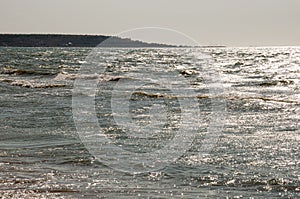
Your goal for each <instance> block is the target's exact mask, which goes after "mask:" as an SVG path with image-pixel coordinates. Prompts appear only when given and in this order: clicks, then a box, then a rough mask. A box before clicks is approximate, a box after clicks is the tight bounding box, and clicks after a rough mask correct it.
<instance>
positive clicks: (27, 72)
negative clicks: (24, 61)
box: [0, 68, 55, 76]
mask: <svg viewBox="0 0 300 199" xmlns="http://www.w3.org/2000/svg"><path fill="white" fill-rule="evenodd" d="M0 74H5V75H16V76H21V75H24V76H25V75H27V76H29V75H40V76H51V75H55V74H54V73H51V72H43V71H34V70H24V69H14V68H4V69H2V71H1V72H0Z"/></svg>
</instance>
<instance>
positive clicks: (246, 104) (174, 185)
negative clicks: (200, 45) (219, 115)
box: [0, 47, 300, 198]
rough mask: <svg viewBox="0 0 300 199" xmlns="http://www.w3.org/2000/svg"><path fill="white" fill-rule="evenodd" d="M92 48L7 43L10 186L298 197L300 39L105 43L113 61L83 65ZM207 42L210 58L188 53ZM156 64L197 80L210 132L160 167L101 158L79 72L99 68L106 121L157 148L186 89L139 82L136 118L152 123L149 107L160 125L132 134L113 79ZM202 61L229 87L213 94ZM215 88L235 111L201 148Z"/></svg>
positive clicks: (0, 77)
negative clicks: (114, 101) (294, 43)
mask: <svg viewBox="0 0 300 199" xmlns="http://www.w3.org/2000/svg"><path fill="white" fill-rule="evenodd" d="M91 50H92V49H89V48H0V73H1V74H0V91H1V94H0V105H1V114H0V135H1V138H0V171H1V173H0V182H1V183H0V195H1V196H2V197H4V198H11V197H15V198H19V197H21V198H24V197H29V198H34V197H36V198H41V197H47V198H52V197H53V198H59V197H62V198H81V197H83V196H85V197H87V198H93V197H98V198H99V197H100V198H101V197H110V198H117V197H128V198H133V197H134V198H135V197H151V198H152V197H153V198H170V197H178V198H197V197H199V198H202V197H207V198H226V197H228V198H241V197H247V198H248V197H253V198H274V197H284V198H297V197H300V170H299V165H300V150H299V149H300V145H299V140H300V135H299V133H300V129H299V120H300V117H299V113H300V83H299V79H300V67H299V64H300V48H298V47H272V48H207V49H201V50H200V49H102V50H101V53H103V56H101V57H102V58H103V59H101V64H102V65H103V66H105V67H106V68H107V70H106V73H105V74H102V75H99V74H91V75H90V76H84V75H82V74H81V75H80V73H79V69H80V66H81V65H82V64H85V63H86V61H85V59H86V56H87V55H88V54H89V53H90V52H91ZM197 51H199V52H200V51H201V52H202V51H205V52H206V53H207V54H208V55H210V56H211V59H210V64H209V66H202V67H198V66H195V65H194V64H193V62H192V61H191V56H190V55H191V53H195V52H197ZM101 55H102V54H101ZM158 64H159V65H160V66H164V70H168V71H171V72H174V74H175V75H178V78H179V79H180V78H185V79H186V80H188V81H189V82H190V87H191V88H193V89H194V91H195V94H196V96H195V97H196V98H197V100H198V103H199V107H197V108H199V110H200V112H201V115H202V116H203V117H202V119H203V121H201V123H202V125H201V126H200V127H199V132H198V134H199V135H200V136H199V137H197V136H196V139H195V140H194V142H193V144H192V146H191V148H190V149H189V150H188V151H187V152H186V153H185V154H183V155H182V156H181V157H180V158H179V159H177V160H176V161H174V162H173V163H172V164H170V165H168V166H167V167H165V168H164V169H162V170H159V171H152V172H148V173H144V174H137V175H132V174H129V173H124V172H120V171H116V170H114V169H112V168H110V167H108V166H106V165H105V164H103V162H101V160H97V159H95V158H94V157H93V156H92V155H91V154H90V153H89V152H88V150H87V149H86V148H85V147H84V145H83V144H82V143H81V140H80V139H79V136H78V134H77V132H76V128H75V124H74V120H73V115H72V89H73V84H74V81H75V79H78V78H98V79H99V85H98V90H97V95H96V98H95V105H96V113H97V117H98V122H99V125H100V126H101V127H102V128H103V129H105V133H106V135H107V136H108V137H109V138H110V139H111V140H112V141H113V142H114V143H115V144H116V145H118V146H119V147H123V148H124V149H126V150H129V151H132V152H135V153H144V152H151V151H155V150H157V149H160V148H163V147H164V145H165V144H167V143H168V142H169V141H170V140H172V138H174V134H175V133H174V132H176V129H177V128H179V126H178V125H179V124H180V120H181V119H182V118H180V117H178V114H177V113H178V112H180V106H179V105H178V101H177V100H176V97H182V96H176V95H171V93H167V92H165V93H164V94H162V93H160V92H159V91H158V90H155V89H153V88H152V87H151V86H153V85H148V87H143V88H140V89H139V90H136V92H135V93H134V94H133V95H132V96H131V99H130V103H131V105H130V107H131V110H130V111H131V115H132V120H133V121H134V122H136V123H137V124H139V125H140V126H143V125H147V124H149V120H151V118H150V117H151V114H149V112H150V113H152V116H153V115H154V121H157V128H154V130H153V135H152V134H151V137H150V138H149V139H129V138H128V136H124V133H122V132H121V133H120V129H119V128H118V126H117V125H116V124H115V123H114V120H113V117H112V112H111V110H110V109H111V107H110V106H111V102H110V99H111V97H112V94H111V92H110V91H111V90H112V88H113V87H114V86H115V85H116V84H117V82H118V81H120V80H122V79H125V80H124V81H130V79H127V80H126V78H124V77H125V76H124V75H125V74H126V73H127V72H128V71H138V72H139V73H141V72H147V70H148V69H149V67H150V66H152V68H151V71H155V70H159V68H158V67H156V66H157V65H158ZM147 67H148V68H147ZM203 70H207V71H209V70H213V71H217V72H218V73H219V74H220V77H219V78H220V79H219V81H220V82H222V85H223V88H224V92H223V93H222V94H220V95H219V96H212V95H211V93H210V92H209V90H208V88H207V85H206V82H205V81H204V80H203ZM158 72H160V73H163V72H164V71H158ZM95 76H96V77H95ZM169 94H170V95H169ZM185 97H186V96H185ZM216 97H217V98H222V99H225V101H226V106H227V108H226V115H227V117H226V120H224V128H223V130H222V132H220V137H219V139H218V142H217V143H216V145H215V147H214V148H213V150H212V151H211V152H210V154H207V155H205V156H201V157H200V156H198V155H197V154H198V152H199V149H200V148H201V143H202V141H203V140H202V139H201V135H202V134H205V132H207V128H208V126H209V124H210V120H209V117H208V116H209V114H210V113H211V111H212V110H213V109H212V103H211V99H213V98H216ZM152 104H156V105H160V104H169V107H168V111H167V112H166V113H165V114H166V115H165V116H167V118H168V119H167V120H163V118H162V119H161V118H160V117H161V115H160V114H158V113H160V112H157V111H156V112H155V111H152V112H151V108H150V107H151V105H152ZM190 108H191V110H192V108H193V107H190ZM194 108H195V107H194ZM190 120H191V121H193V118H190ZM152 121H153V118H152ZM161 121H164V123H163V124H160V122H161ZM166 121H167V122H166ZM161 128H162V129H164V132H162V133H159V131H160V129H161ZM156 130H157V132H156ZM120 164H122V162H120Z"/></svg>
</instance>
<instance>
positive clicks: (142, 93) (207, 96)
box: [133, 91, 300, 104]
mask: <svg viewBox="0 0 300 199" xmlns="http://www.w3.org/2000/svg"><path fill="white" fill-rule="evenodd" d="M133 94H135V95H139V96H145V97H150V98H168V99H174V98H198V99H224V100H232V101H234V100H262V101H273V102H282V103H292V104H300V101H297V100H289V99H274V98H268V97H261V96H221V95H220V96H211V95H196V96H175V95H169V94H162V93H148V92H142V91H138V92H134V93H133Z"/></svg>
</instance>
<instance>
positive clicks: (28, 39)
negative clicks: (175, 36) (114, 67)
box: [0, 34, 225, 48]
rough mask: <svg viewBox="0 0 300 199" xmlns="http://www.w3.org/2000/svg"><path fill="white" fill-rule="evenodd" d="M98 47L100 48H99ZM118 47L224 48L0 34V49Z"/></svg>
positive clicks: (109, 38)
mask: <svg viewBox="0 0 300 199" xmlns="http://www.w3.org/2000/svg"><path fill="white" fill-rule="evenodd" d="M99 45H100V46H99ZM97 46H99V47H119V48H186V47H189V48H190V47H194V48H209V47H212V48H213V47H225V46H178V45H169V44H160V43H147V42H143V41H136V40H131V39H129V38H120V37H115V36H105V35H74V34H0V47H97Z"/></svg>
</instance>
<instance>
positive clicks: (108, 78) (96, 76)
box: [54, 72, 131, 82]
mask: <svg viewBox="0 0 300 199" xmlns="http://www.w3.org/2000/svg"><path fill="white" fill-rule="evenodd" d="M76 79H97V80H99V81H102V82H110V81H119V80H121V79H131V78H129V77H123V76H109V75H105V74H104V75H103V74H100V75H99V74H69V73H67V72H61V73H59V74H58V75H57V76H56V77H55V78H54V80H57V81H62V80H76Z"/></svg>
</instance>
